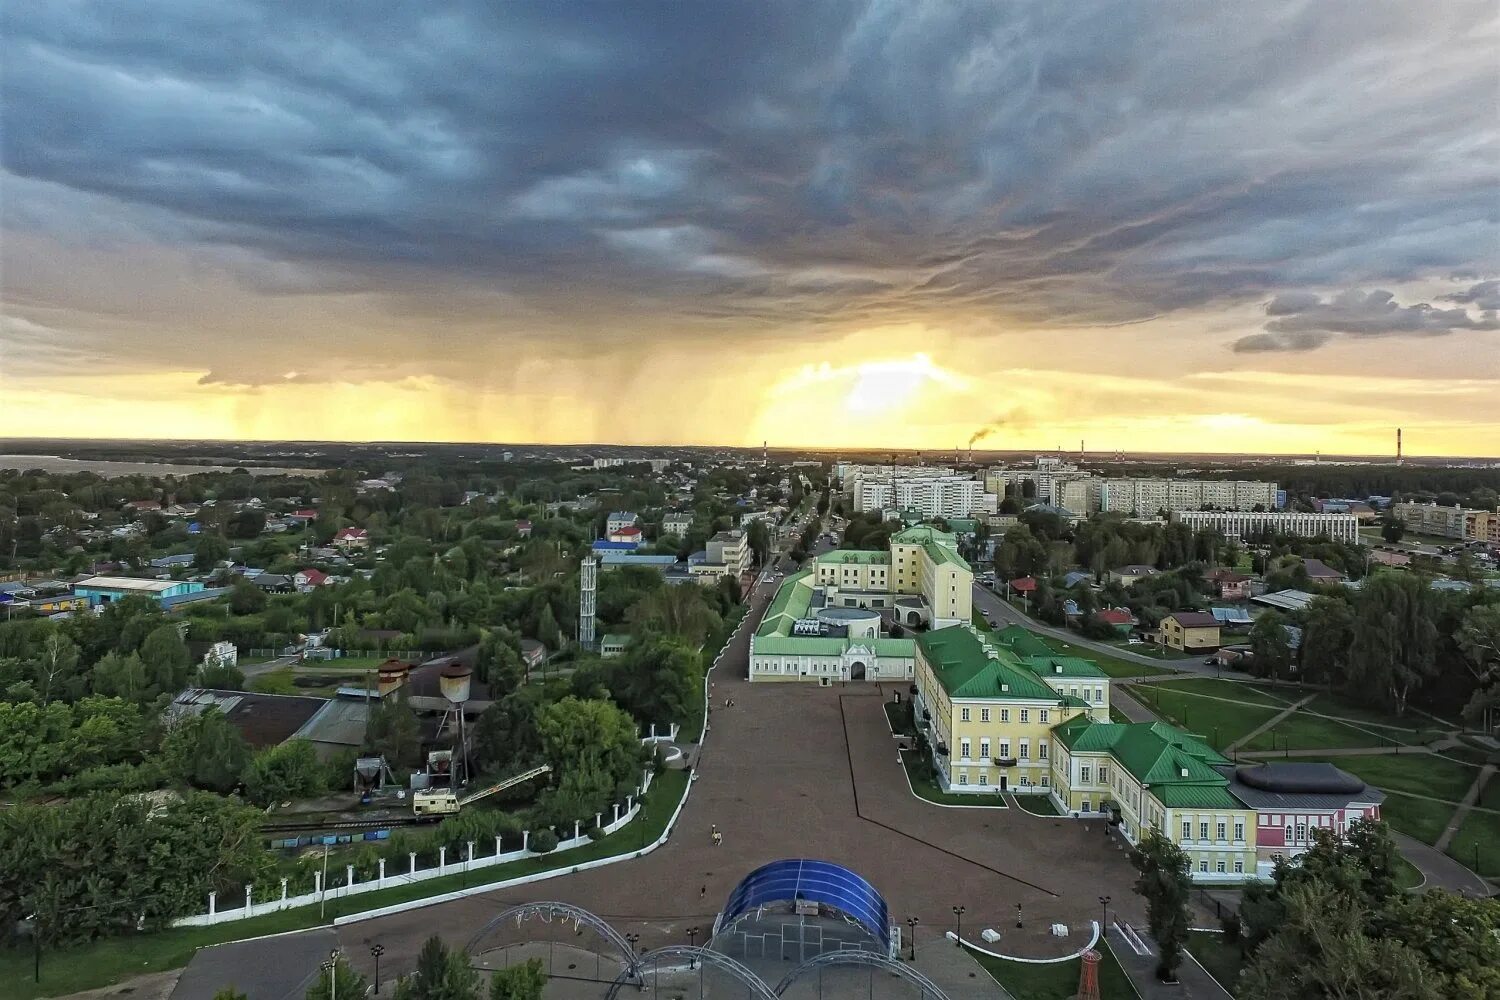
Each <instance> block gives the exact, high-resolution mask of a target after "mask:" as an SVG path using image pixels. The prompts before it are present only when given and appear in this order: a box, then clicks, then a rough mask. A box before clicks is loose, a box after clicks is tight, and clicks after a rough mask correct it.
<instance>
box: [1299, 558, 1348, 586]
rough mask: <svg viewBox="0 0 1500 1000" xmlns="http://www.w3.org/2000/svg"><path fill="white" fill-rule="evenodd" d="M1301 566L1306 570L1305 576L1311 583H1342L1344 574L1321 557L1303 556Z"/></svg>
mask: <svg viewBox="0 0 1500 1000" xmlns="http://www.w3.org/2000/svg"><path fill="white" fill-rule="evenodd" d="M1302 568H1303V569H1305V570H1307V578H1308V580H1310V581H1312V582H1313V583H1323V584H1329V583H1342V582H1343V581H1344V574H1343V573H1340V572H1339V571H1338V570H1336V569H1334V568H1333V567H1332V566H1330V565H1328V564H1327V563H1325V562H1324V561H1323V560H1321V559H1309V558H1303V560H1302Z"/></svg>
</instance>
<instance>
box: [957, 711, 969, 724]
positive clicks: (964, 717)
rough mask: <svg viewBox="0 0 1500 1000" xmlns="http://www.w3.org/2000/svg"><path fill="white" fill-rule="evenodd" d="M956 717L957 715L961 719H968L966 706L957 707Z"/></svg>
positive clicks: (965, 720)
mask: <svg viewBox="0 0 1500 1000" xmlns="http://www.w3.org/2000/svg"><path fill="white" fill-rule="evenodd" d="M958 717H959V719H960V720H961V721H963V722H968V721H969V710H968V709H967V708H963V709H959V713H958Z"/></svg>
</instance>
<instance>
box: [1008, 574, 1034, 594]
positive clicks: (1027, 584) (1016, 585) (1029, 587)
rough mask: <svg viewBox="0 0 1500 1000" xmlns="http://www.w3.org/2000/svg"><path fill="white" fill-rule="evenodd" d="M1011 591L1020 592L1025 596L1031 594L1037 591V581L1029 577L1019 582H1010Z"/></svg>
mask: <svg viewBox="0 0 1500 1000" xmlns="http://www.w3.org/2000/svg"><path fill="white" fill-rule="evenodd" d="M1010 589H1011V590H1019V591H1020V592H1021V593H1023V594H1029V593H1031V592H1032V591H1033V590H1035V589H1036V580H1034V579H1033V578H1031V577H1029V576H1023V577H1021V578H1020V579H1018V580H1012V581H1010Z"/></svg>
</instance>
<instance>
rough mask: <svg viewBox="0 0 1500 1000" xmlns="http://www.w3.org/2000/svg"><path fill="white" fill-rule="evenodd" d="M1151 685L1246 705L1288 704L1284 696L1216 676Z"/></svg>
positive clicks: (1272, 705)
mask: <svg viewBox="0 0 1500 1000" xmlns="http://www.w3.org/2000/svg"><path fill="white" fill-rule="evenodd" d="M1151 686H1152V687H1154V688H1164V689H1166V690H1168V691H1186V692H1188V693H1189V694H1202V695H1211V696H1212V697H1215V698H1227V699H1229V700H1230V701H1241V702H1244V703H1246V704H1248V705H1263V706H1265V707H1267V708H1286V707H1287V705H1288V704H1289V702H1288V701H1287V699H1286V698H1281V697H1276V696H1274V695H1271V694H1267V693H1266V692H1265V691H1263V690H1261V689H1260V688H1258V687H1255V686H1254V685H1251V684H1241V683H1239V682H1237V681H1226V680H1220V679H1218V678H1216V677H1185V678H1183V679H1182V680H1176V681H1162V682H1160V683H1158V684H1152V685H1151Z"/></svg>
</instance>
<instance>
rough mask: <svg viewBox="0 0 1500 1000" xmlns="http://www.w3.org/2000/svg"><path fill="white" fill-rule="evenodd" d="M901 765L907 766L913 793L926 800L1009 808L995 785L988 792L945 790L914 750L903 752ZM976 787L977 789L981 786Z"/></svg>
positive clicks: (945, 804)
mask: <svg viewBox="0 0 1500 1000" xmlns="http://www.w3.org/2000/svg"><path fill="white" fill-rule="evenodd" d="M901 766H902V767H904V768H906V778H907V780H908V781H910V782H911V790H912V794H914V795H916V797H917V798H919V799H922V800H924V801H927V802H931V803H934V804H935V805H940V806H968V807H970V808H973V809H1005V808H1008V807H1007V806H1006V804H1005V800H1004V799H1003V798H1001V797H1000V795H999V789H998V788H997V787H995V786H991V787H990V790H989V791H987V792H981V791H973V792H945V791H943V790H942V789H941V788H939V787H938V785H937V781H936V780H935V779H933V778H929V777H928V776H927V769H926V768H925V767H924V766H923V765H922V762H921V761H919V760H918V759H917V753H916V751H914V750H908V751H903V752H902V754H901ZM974 787H975V788H976V789H977V788H978V787H979V786H978V785H975V786H974Z"/></svg>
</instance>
